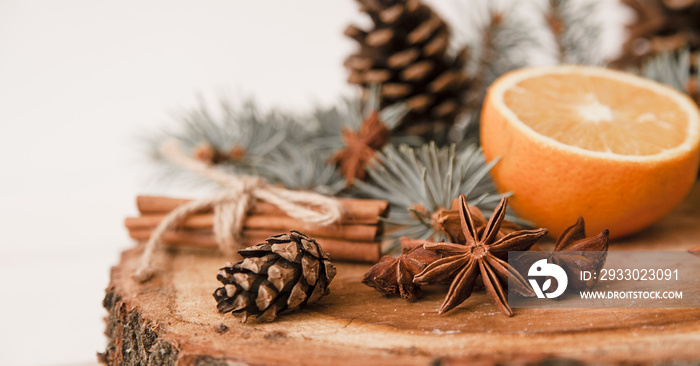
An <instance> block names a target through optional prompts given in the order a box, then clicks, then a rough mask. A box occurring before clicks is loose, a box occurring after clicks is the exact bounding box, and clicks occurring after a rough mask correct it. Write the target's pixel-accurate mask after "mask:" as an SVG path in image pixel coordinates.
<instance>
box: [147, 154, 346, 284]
mask: <svg viewBox="0 0 700 366" xmlns="http://www.w3.org/2000/svg"><path fill="white" fill-rule="evenodd" d="M160 153H161V155H162V156H163V157H164V158H166V159H168V160H170V161H171V162H173V163H174V164H177V165H179V166H180V167H182V168H184V169H186V170H189V171H191V172H193V173H197V174H199V175H201V176H203V177H206V178H208V179H210V180H212V181H214V182H217V183H218V184H219V185H221V187H222V190H221V191H220V192H217V193H215V194H213V195H211V196H209V197H205V198H202V199H198V200H194V201H191V202H189V203H186V204H184V205H182V206H179V207H178V208H176V209H174V210H173V211H171V212H170V213H169V214H168V215H167V216H166V217H165V218H164V219H163V221H161V222H160V223H159V224H158V226H157V227H156V228H155V230H154V231H153V233H152V234H151V237H150V238H149V239H148V242H146V246H145V248H144V250H143V254H142V255H141V262H140V264H139V267H138V268H137V269H136V272H135V273H134V278H135V279H136V280H137V281H139V282H144V281H147V280H148V279H150V278H151V277H152V276H153V274H154V273H155V270H154V268H153V254H154V253H155V250H156V248H157V247H158V245H159V244H160V243H161V242H162V240H163V236H164V235H165V233H166V232H167V231H168V230H172V229H174V228H175V227H176V226H177V225H178V224H179V223H181V222H182V221H183V220H184V219H185V218H187V217H188V216H190V215H192V214H194V213H196V212H199V211H203V210H208V209H213V211H214V236H215V237H216V241H217V243H218V244H219V249H221V251H222V252H223V253H224V254H226V255H233V254H235V252H236V250H238V249H240V248H242V247H243V245H242V244H241V232H242V230H243V224H244V222H245V217H246V214H247V212H248V210H249V209H250V208H251V207H252V206H253V205H254V203H255V201H257V200H260V201H265V202H268V203H271V204H273V205H275V206H277V207H279V208H280V209H282V210H283V211H284V212H285V213H286V214H287V215H289V216H290V217H293V218H296V219H299V220H301V221H303V222H305V223H308V224H314V225H321V226H325V225H330V224H333V223H336V222H339V221H340V219H341V217H342V214H343V208H342V205H341V204H340V203H339V202H338V200H336V199H334V198H331V197H326V196H323V195H320V194H317V193H313V192H306V191H293V190H289V189H286V188H280V187H275V186H272V185H270V184H268V183H267V182H265V181H264V180H262V179H260V178H257V177H251V176H244V175H231V174H227V173H224V172H222V171H220V170H218V169H216V168H214V167H212V166H209V165H207V164H204V163H202V162H200V161H197V160H195V159H192V158H190V157H188V156H186V155H185V154H184V153H183V152H182V149H181V148H180V145H179V143H178V142H177V141H176V140H167V141H165V142H163V143H162V144H161V146H160Z"/></svg>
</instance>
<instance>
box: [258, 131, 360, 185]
mask: <svg viewBox="0 0 700 366" xmlns="http://www.w3.org/2000/svg"><path fill="white" fill-rule="evenodd" d="M329 158H330V156H329V154H328V151H323V150H320V149H317V148H314V147H312V146H308V145H306V144H295V143H289V142H286V143H284V144H283V145H282V146H281V147H280V149H278V150H276V151H274V152H272V153H270V154H269V155H268V156H267V157H266V159H264V160H261V161H260V163H259V164H258V166H256V168H255V171H256V173H257V174H259V175H261V176H264V177H266V178H267V179H268V180H269V181H270V182H273V183H279V184H282V185H283V186H284V187H286V188H288V189H297V190H309V191H314V192H316V193H320V194H324V195H327V196H336V195H338V194H339V193H340V192H341V191H342V190H343V189H344V188H345V187H346V185H347V184H346V182H345V179H344V178H343V177H342V176H340V174H338V171H337V170H336V168H335V166H334V165H333V164H329V163H328V160H329Z"/></svg>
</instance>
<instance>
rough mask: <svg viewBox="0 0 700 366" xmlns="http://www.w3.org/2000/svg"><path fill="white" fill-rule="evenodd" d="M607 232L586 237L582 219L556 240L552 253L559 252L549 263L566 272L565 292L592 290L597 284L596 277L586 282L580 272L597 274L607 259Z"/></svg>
mask: <svg viewBox="0 0 700 366" xmlns="http://www.w3.org/2000/svg"><path fill="white" fill-rule="evenodd" d="M608 234H609V233H608V230H607V229H606V230H603V231H602V232H601V233H600V234H598V235H597V236H592V237H590V238H587V237H586V227H585V222H584V221H583V217H579V218H578V220H577V221H576V223H575V224H573V225H571V226H569V227H568V228H567V229H566V230H564V232H563V233H562V234H561V236H559V239H557V244H556V245H555V246H554V251H555V252H559V253H556V255H553V256H552V257H551V262H552V263H554V264H557V265H559V266H560V267H562V268H563V269H564V271H566V274H567V276H568V277H569V278H570V279H572V280H570V281H569V285H568V286H567V290H574V291H581V290H587V289H590V288H592V287H593V286H595V285H596V283H597V282H598V280H597V276H592V277H593V278H591V279H590V280H588V281H582V280H579V278H582V277H581V276H580V275H581V272H582V271H589V272H596V273H598V272H599V271H600V269H601V268H603V265H605V260H606V259H607V258H608Z"/></svg>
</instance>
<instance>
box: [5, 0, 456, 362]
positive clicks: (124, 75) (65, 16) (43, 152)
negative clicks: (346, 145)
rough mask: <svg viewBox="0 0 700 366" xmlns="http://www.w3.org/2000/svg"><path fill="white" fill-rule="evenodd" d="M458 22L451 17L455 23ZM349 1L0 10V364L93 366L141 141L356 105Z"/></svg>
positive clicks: (142, 177) (138, 181)
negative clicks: (278, 110)
mask: <svg viewBox="0 0 700 366" xmlns="http://www.w3.org/2000/svg"><path fill="white" fill-rule="evenodd" d="M458 16H459V14H451V17H452V18H455V17H458ZM358 20H359V21H361V20H362V17H361V16H359V14H358V12H357V9H356V5H355V3H354V2H353V1H351V0H342V1H341V0H334V1H328V0H303V1H302V0H295V1H262V0H258V1H233V0H229V1H165V0H158V1H132V0H129V1H113V2H98V1H92V0H73V1H49V0H46V1H7V0H0V364H7V365H22V364H93V363H95V353H96V352H98V351H103V350H104V346H105V338H104V336H103V334H102V333H103V330H104V324H103V322H102V318H103V316H105V315H106V312H105V311H104V310H103V309H102V307H101V301H102V297H103V295H104V288H105V287H106V285H107V284H108V282H109V278H108V274H109V267H110V266H111V265H114V264H116V263H117V261H118V253H119V252H120V251H121V250H123V249H125V248H127V247H129V246H131V245H133V243H132V242H131V241H130V240H129V239H128V237H127V234H126V231H125V230H124V229H123V227H122V220H123V218H124V217H125V216H127V215H131V214H134V213H135V207H134V203H133V201H134V197H135V196H136V194H137V193H140V192H143V191H144V190H147V189H151V190H153V187H152V186H151V184H150V183H149V182H148V181H147V179H146V178H147V177H148V174H147V173H148V172H145V171H144V169H143V167H142V164H140V161H141V160H142V158H143V156H142V155H141V151H139V149H138V145H139V142H138V136H139V135H143V134H144V133H148V132H151V131H153V130H155V129H156V128H158V127H161V126H167V125H168V123H169V122H172V118H171V116H172V114H173V113H177V112H178V111H182V110H184V109H186V108H188V107H192V106H194V105H196V100H197V95H198V94H199V95H202V96H204V97H205V98H206V99H208V100H209V99H215V98H217V97H219V96H221V95H226V96H229V97H233V98H242V97H246V96H254V97H255V98H256V99H257V100H258V101H259V102H260V103H261V104H262V105H264V106H271V105H275V106H282V107H286V108H289V109H295V110H307V109H308V108H310V107H311V106H313V105H314V104H317V103H321V104H329V103H332V102H333V101H335V100H337V97H338V96H340V95H342V94H346V95H347V94H351V93H352V92H353V91H354V90H353V89H352V88H350V87H348V86H347V85H346V83H345V77H346V74H345V72H344V70H343V68H342V61H343V59H344V57H345V56H346V55H347V54H348V53H350V52H351V51H352V50H353V49H354V46H355V45H354V44H353V43H352V42H351V41H349V40H347V39H345V38H344V37H343V36H342V31H343V29H344V28H345V26H346V25H347V24H348V23H350V22H351V21H358Z"/></svg>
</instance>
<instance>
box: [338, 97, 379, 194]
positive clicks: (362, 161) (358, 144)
mask: <svg viewBox="0 0 700 366" xmlns="http://www.w3.org/2000/svg"><path fill="white" fill-rule="evenodd" d="M390 137H391V131H390V130H389V128H388V127H387V126H386V125H385V124H384V123H383V122H382V121H381V120H380V119H379V112H378V111H374V112H372V113H371V114H370V116H369V117H368V118H367V119H366V120H364V122H362V126H360V130H359V131H357V132H355V131H352V130H350V129H345V130H344V131H343V141H344V142H345V148H343V149H342V150H340V151H338V152H337V153H335V155H333V156H332V157H331V161H332V162H333V163H336V164H338V167H339V168H340V172H341V174H342V175H343V177H345V180H346V181H347V183H348V186H350V185H352V183H353V182H354V180H355V179H360V180H364V179H365V178H366V177H367V171H366V167H367V164H369V163H370V162H371V161H372V159H374V156H375V152H376V151H377V150H379V149H381V148H382V147H383V146H384V145H386V143H387V142H389V138H390Z"/></svg>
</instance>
